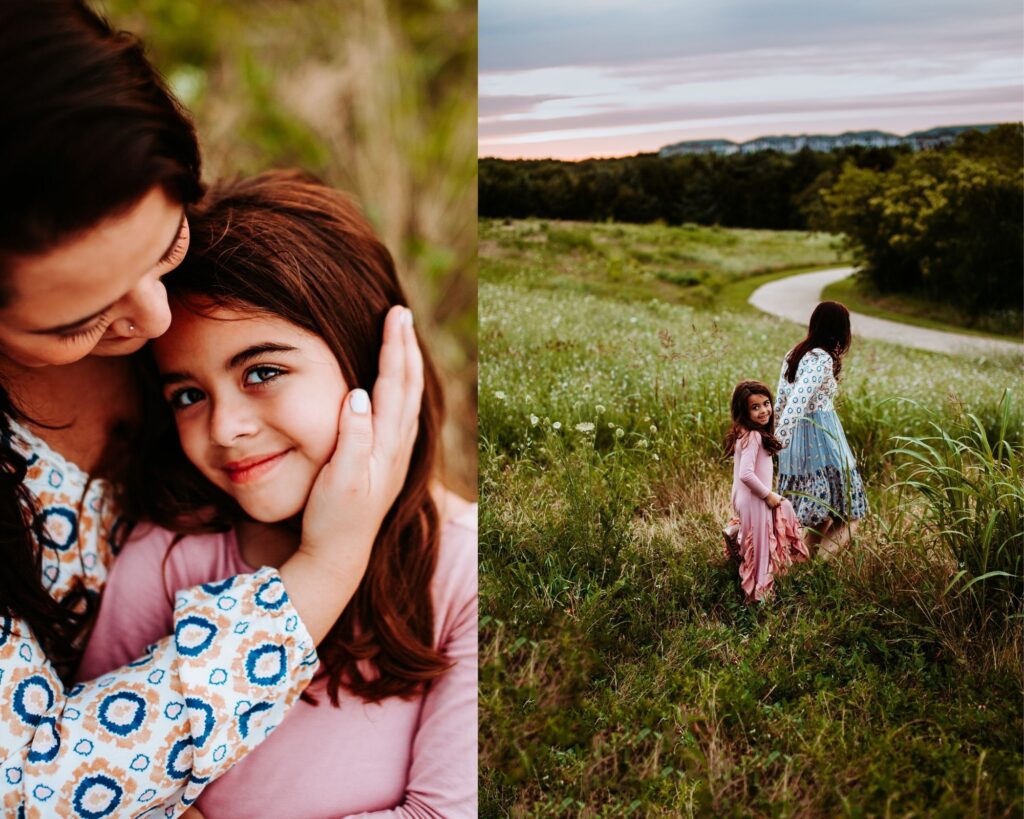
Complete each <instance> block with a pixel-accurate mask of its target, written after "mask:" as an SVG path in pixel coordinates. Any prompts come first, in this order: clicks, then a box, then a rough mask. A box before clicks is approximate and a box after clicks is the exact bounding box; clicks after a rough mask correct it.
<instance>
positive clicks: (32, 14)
mask: <svg viewBox="0 0 1024 819" xmlns="http://www.w3.org/2000/svg"><path fill="white" fill-rule="evenodd" d="M155 186H160V187H161V188H162V189H163V190H164V191H165V192H166V193H167V195H168V196H169V197H170V198H171V199H172V200H174V201H176V202H180V203H181V204H188V203H191V202H194V201H196V200H198V198H199V197H200V195H201V194H202V186H201V184H200V173H199V145H198V142H197V140H196V135H195V131H194V129H193V127H192V123H191V122H190V121H189V119H188V117H187V116H186V115H185V113H184V112H183V110H182V109H181V107H180V106H179V105H178V103H177V102H176V101H175V100H174V98H173V97H172V96H171V95H170V94H169V93H168V91H167V88H166V87H165V85H164V83H163V81H162V80H161V79H160V76H159V75H158V74H157V72H156V71H155V69H154V68H153V66H151V65H150V64H149V62H147V60H146V58H145V56H144V54H143V51H142V47H141V46H140V45H139V43H138V41H137V40H136V39H135V38H133V37H132V36H130V35H128V34H125V33H123V32H118V31H114V30H113V29H112V28H111V26H110V25H109V24H108V23H107V22H106V21H105V20H104V19H102V18H101V17H99V16H97V15H96V14H95V13H93V12H92V11H91V10H90V9H89V8H88V7H87V6H86V5H85V3H84V2H81V0H2V2H0V190H2V191H3V195H4V198H5V200H6V202H7V207H6V208H5V209H4V215H3V219H0V306H6V305H7V304H9V303H10V301H11V300H12V298H13V297H14V296H15V294H14V292H13V289H12V287H11V284H10V273H11V269H12V267H13V266H14V265H16V264H17V261H18V259H20V258H24V257H27V256H32V255H35V254H40V253H45V252H47V251H49V250H52V249H53V248H55V247H57V246H59V245H60V244H61V243H62V242H65V241H67V240H69V239H72V238H74V237H76V236H77V235H78V234H80V233H82V232H83V231H86V230H88V229H90V228H92V227H94V226H96V225H98V224H100V223H101V222H103V221H105V220H106V219H109V218H111V217H116V216H119V215H121V214H122V213H124V212H125V211H127V210H128V209H130V208H131V207H132V205H134V204H135V203H136V202H138V201H139V200H140V199H141V198H142V197H143V196H144V195H145V194H146V193H147V192H148V191H149V190H151V189H152V188H153V187H155ZM12 419H13V420H18V421H24V420H25V418H24V416H22V415H21V414H20V413H19V412H18V409H17V407H15V405H14V403H13V402H12V401H11V399H10V396H9V395H8V393H7V392H6V390H5V389H3V388H0V434H2V435H3V437H4V443H3V444H0V549H2V550H3V554H4V561H5V568H4V571H3V573H0V616H3V617H7V618H18V619H21V620H22V621H24V622H26V623H27V624H28V626H29V627H30V628H31V630H32V632H33V634H34V635H35V637H36V638H37V639H38V640H39V642H40V643H41V645H42V646H43V649H44V650H45V651H46V653H47V656H48V658H49V659H50V660H51V661H52V662H53V663H54V665H55V667H56V668H57V669H58V671H59V672H60V673H61V675H62V676H63V677H64V679H65V680H67V679H68V677H69V676H70V674H72V673H73V669H74V664H75V662H76V660H77V657H78V655H79V653H80V652H79V649H78V638H79V637H80V634H81V631H82V629H83V627H84V626H85V625H86V624H87V623H88V621H89V619H90V618H89V611H88V609H89V607H88V606H86V607H85V608H84V609H83V605H82V599H83V595H84V592H82V590H81V589H79V590H77V591H75V592H73V593H71V594H70V595H68V596H66V597H65V598H64V599H63V600H62V601H61V602H59V603H58V602H57V601H55V600H54V599H53V598H52V597H51V596H50V594H49V592H48V591H47V590H46V589H45V588H44V587H43V585H42V579H41V576H40V559H41V554H40V551H39V548H40V547H39V544H38V543H37V542H36V540H34V539H33V537H32V531H31V527H32V526H33V525H34V521H36V520H37V519H38V515H37V509H36V499H34V498H33V497H32V496H31V494H30V493H29V491H28V490H27V488H26V487H25V486H24V478H25V472H26V467H27V464H26V461H25V459H24V458H23V457H21V456H20V455H19V454H18V453H17V452H15V451H14V450H13V449H12V447H11V446H9V445H8V443H9V436H10V434H11V429H10V427H11V420H12ZM87 602H88V601H87ZM10 628H11V626H10V621H9V620H8V621H4V625H3V626H0V630H2V631H9V630H10Z"/></svg>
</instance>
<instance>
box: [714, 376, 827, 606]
mask: <svg viewBox="0 0 1024 819" xmlns="http://www.w3.org/2000/svg"><path fill="white" fill-rule="evenodd" d="M772 404H773V401H772V394H771V390H769V388H768V387H767V386H766V385H764V384H762V383H761V382H760V381H742V382H740V383H739V384H737V385H736V389H735V390H733V394H732V403H731V409H732V426H731V427H730V429H729V433H728V435H727V436H726V439H725V454H726V455H732V456H733V472H732V508H733V511H734V512H735V513H736V517H735V518H733V519H732V520H730V522H729V524H730V525H729V526H728V527H727V528H726V530H725V537H726V554H727V556H729V557H733V558H734V559H736V560H738V561H739V564H740V566H739V570H740V585H741V586H742V588H743V595H744V599H745V600H746V602H748V603H751V602H754V601H760V600H763V599H764V598H765V597H766V596H767V595H768V594H769V593H770V592H771V589H772V584H773V582H774V578H775V575H777V574H781V573H782V572H784V571H785V570H786V568H787V567H788V566H789V565H790V564H791V563H800V562H802V561H804V560H807V559H808V558H809V557H810V555H809V554H808V552H807V547H806V546H805V545H804V542H803V539H802V537H801V533H800V523H799V521H798V520H797V517H796V514H795V512H794V511H793V507H792V505H791V504H790V502H789V501H788V500H785V499H784V498H782V497H780V496H779V495H777V494H776V493H775V492H773V491H772V477H773V472H774V470H773V466H772V455H774V454H775V453H776V452H778V451H779V450H780V449H781V448H782V447H781V445H780V444H779V441H778V439H777V438H776V437H775V418H774V414H773V411H772Z"/></svg>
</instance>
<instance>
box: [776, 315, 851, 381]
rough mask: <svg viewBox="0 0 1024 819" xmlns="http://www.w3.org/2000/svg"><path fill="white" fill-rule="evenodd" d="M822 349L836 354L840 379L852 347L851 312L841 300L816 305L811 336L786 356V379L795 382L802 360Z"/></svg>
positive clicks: (834, 370) (809, 330)
mask: <svg viewBox="0 0 1024 819" xmlns="http://www.w3.org/2000/svg"><path fill="white" fill-rule="evenodd" d="M815 348H819V349H822V350H824V351H825V352H826V353H828V354H829V355H830V356H832V374H833V375H834V376H835V377H836V378H839V373H840V372H841V371H842V369H843V356H844V355H846V353H847V351H848V350H849V349H850V311H849V310H847V309H846V306H845V305H842V304H840V303H839V302H837V301H823V302H821V303H820V304H819V305H818V306H817V307H815V308H814V312H813V313H811V320H810V322H809V323H808V325H807V337H806V338H804V340H803V341H801V342H800V343H799V344H797V345H796V347H794V348H793V349H792V350H790V352H789V355H788V356H786V380H787V381H788V382H789V383H790V384H792V383H793V382H794V381H795V380H796V371H797V368H798V367H799V366H800V359H801V358H803V357H804V356H805V355H806V354H807V353H808V352H810V351H811V350H813V349H815Z"/></svg>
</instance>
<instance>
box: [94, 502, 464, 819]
mask: <svg viewBox="0 0 1024 819" xmlns="http://www.w3.org/2000/svg"><path fill="white" fill-rule="evenodd" d="M171 539H172V536H171V534H170V533H169V532H166V531H165V530H162V529H150V530H149V531H148V532H145V533H144V534H142V535H141V536H140V537H137V538H135V539H133V540H132V541H131V542H129V543H128V544H127V545H126V546H125V548H124V550H123V551H122V553H121V554H120V556H119V557H118V559H117V562H116V563H115V564H114V568H113V571H112V572H111V574H110V579H109V581H108V583H107V588H106V591H105V593H104V597H103V603H102V606H101V608H100V613H99V617H98V620H97V623H96V627H95V630H94V631H93V634H92V637H91V638H90V641H89V645H88V647H87V649H86V653H85V658H84V660H83V668H82V673H84V674H86V675H88V676H99V675H101V674H102V673H103V672H105V671H106V670H107V669H110V668H114V667H116V666H118V665H122V664H124V663H125V662H127V661H129V660H131V659H132V658H134V657H136V656H138V655H139V654H140V653H141V652H142V649H143V648H144V647H145V646H146V645H147V644H149V643H151V642H153V641H155V640H157V639H159V638H160V637H161V636H162V635H164V634H167V633H168V632H169V631H170V629H171V624H172V618H173V610H172V600H173V592H174V591H175V590H176V589H179V588H188V587H192V586H196V585H197V584H201V583H211V582H215V581H217V580H220V579H221V578H225V577H229V576H231V575H235V574H239V573H246V572H252V571H253V568H252V567H251V566H248V565H246V564H245V562H244V561H243V559H242V556H241V553H240V552H239V548H238V542H237V540H236V538H235V536H234V533H233V532H227V533H223V534H212V535H198V536H188V537H185V538H184V539H183V540H181V541H180V542H179V543H177V544H176V545H175V546H174V547H173V548H171ZM476 542H477V533H476V507H475V506H474V507H472V508H471V510H470V511H469V513H468V514H464V515H461V516H460V517H459V519H457V520H452V521H448V522H447V523H445V524H444V526H443V528H442V533H441V545H440V551H439V555H438V562H437V569H436V571H435V573H434V578H433V581H432V583H431V593H432V599H433V603H434V637H435V645H436V646H438V647H439V648H440V649H441V651H442V652H443V653H444V654H445V656H446V657H447V658H448V659H449V660H451V661H452V662H453V663H454V666H453V667H452V668H451V669H450V670H448V671H447V672H446V673H445V674H444V675H443V676H442V677H440V678H438V679H437V680H435V681H434V683H433V684H432V685H431V686H430V688H429V689H428V690H427V692H426V693H425V694H423V695H420V696H417V697H414V698H413V699H411V700H404V699H401V698H398V697H390V698H388V699H386V700H384V701H382V702H379V703H373V704H367V703H364V702H363V701H362V700H361V699H359V698H358V697H356V696H353V695H352V694H349V693H348V692H346V691H345V690H344V689H341V691H340V692H339V701H340V707H339V708H335V707H333V706H332V705H331V704H330V701H329V700H328V698H327V693H326V687H325V685H324V682H323V681H322V680H316V681H314V682H313V683H312V684H311V685H310V686H309V688H308V691H309V693H311V694H312V695H313V696H314V697H315V698H316V699H317V701H318V705H315V706H314V705H311V704H309V703H307V702H299V703H298V704H297V705H295V706H294V707H293V708H292V710H291V711H290V712H289V713H288V715H287V716H286V717H285V719H284V720H283V721H282V722H281V724H280V725H278V726H277V728H276V729H274V732H273V734H272V735H271V736H270V737H268V738H267V739H266V740H265V741H264V742H263V743H262V744H261V745H260V746H259V747H258V748H257V749H256V750H255V751H253V752H252V753H250V754H249V755H248V756H247V757H246V758H245V759H243V760H242V761H241V762H240V763H238V764H237V765H235V766H234V767H233V768H232V769H230V770H229V771H228V772H227V773H226V774H225V775H224V776H222V777H221V778H220V779H218V780H216V781H215V782H213V783H211V784H210V785H208V786H207V787H206V789H205V790H204V791H203V793H202V794H201V795H200V797H199V801H198V803H197V805H198V807H199V809H200V810H201V811H202V812H203V813H204V814H205V816H206V817H207V819H226V818H227V817H252V816H287V817H289V818H290V819H303V817H310V818H312V817H344V816H373V817H396V819H397V817H410V818H411V817H447V818H449V819H458V817H472V816H476V808H477V802H476V781H477V768H476V765H477V762H476V760H477V717H476V713H477V549H476ZM229 599H230V598H228V600H226V601H225V602H224V603H223V605H230V602H229ZM240 626H241V624H240ZM213 673H216V670H215V669H214V670H211V674H213Z"/></svg>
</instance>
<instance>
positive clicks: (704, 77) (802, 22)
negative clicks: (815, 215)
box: [479, 0, 1024, 159]
mask: <svg viewBox="0 0 1024 819" xmlns="http://www.w3.org/2000/svg"><path fill="white" fill-rule="evenodd" d="M479 9H480V86H479V87H480V130H479V154H480V156H482V157H483V156H496V157H508V158H512V157H557V158H562V159H580V158H584V157H590V156H624V155H630V154H635V153H640V152H647V151H656V150H657V149H658V148H660V147H662V146H663V145H667V144H669V143H672V142H679V141H681V140H686V139H710V138H715V137H720V138H724V139H732V140H734V141H737V142H740V141H743V140H746V139H752V138H753V137H757V136H764V135H769V134H786V133H794V134H795V133H828V134H834V133H840V132H842V131H848V130H867V129H879V130H883V131H892V132H894V133H898V134H905V133H909V132H910V131H915V130H921V129H925V128H931V127H934V126H937V125H958V124H971V123H978V124H980V123H989V122H1006V121H1020V120H1021V119H1024V13H1022V11H1021V3H1020V0H972V2H964V0H957V2H949V1H948V0H930V2H923V0H884V2H883V1H882V0H862V1H861V2H851V1H850V0H846V2H831V3H830V2H828V1H827V0H817V2H809V0H776V2H772V3H766V2H764V1H763V0H632V2H625V0H515V1H514V2H513V0H480V3H479Z"/></svg>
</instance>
